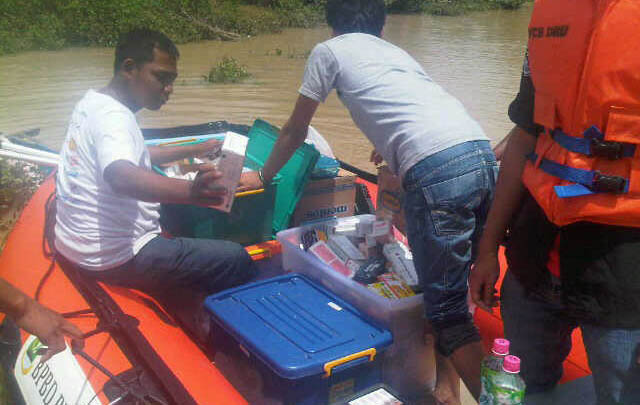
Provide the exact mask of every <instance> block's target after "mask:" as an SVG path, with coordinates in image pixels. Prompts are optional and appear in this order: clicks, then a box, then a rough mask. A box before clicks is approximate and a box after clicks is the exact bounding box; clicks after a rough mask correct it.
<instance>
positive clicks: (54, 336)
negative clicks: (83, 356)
mask: <svg viewBox="0 0 640 405" xmlns="http://www.w3.org/2000/svg"><path fill="white" fill-rule="evenodd" d="M15 322H16V324H17V325H18V326H19V327H20V328H22V329H24V330H25V331H27V332H29V333H31V334H32V335H36V336H37V337H38V338H39V339H40V341H41V342H42V343H43V344H44V345H46V346H48V348H47V351H46V353H45V355H44V356H43V357H42V362H45V361H47V360H49V359H50V358H51V357H52V356H53V355H54V354H56V353H59V352H61V351H63V350H64V349H65V348H66V345H65V342H64V337H65V336H68V337H71V338H73V339H82V331H81V330H80V329H78V327H77V326H75V325H74V324H72V323H71V322H69V321H67V320H66V319H64V318H63V317H62V315H60V314H59V313H57V312H54V311H52V310H50V309H49V308H46V307H44V306H42V305H40V304H39V303H38V302H36V301H34V300H32V299H29V300H28V301H27V302H26V308H25V310H24V313H23V314H22V315H21V316H20V317H18V318H17V319H15Z"/></svg>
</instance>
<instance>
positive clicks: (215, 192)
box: [190, 165, 228, 206]
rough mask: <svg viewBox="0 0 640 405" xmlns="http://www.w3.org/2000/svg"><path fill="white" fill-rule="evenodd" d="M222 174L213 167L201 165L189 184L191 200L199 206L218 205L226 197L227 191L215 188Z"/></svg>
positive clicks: (219, 187)
mask: <svg viewBox="0 0 640 405" xmlns="http://www.w3.org/2000/svg"><path fill="white" fill-rule="evenodd" d="M220 177H222V173H221V172H220V171H218V170H217V169H216V168H215V166H213V165H202V166H200V170H199V171H198V174H197V175H196V178H195V179H194V180H193V182H192V184H191V192H190V194H191V200H192V201H193V202H194V203H196V204H199V205H204V206H207V205H219V204H222V201H223V198H224V196H225V195H227V192H228V191H227V189H226V188H224V187H222V186H216V182H215V181H216V180H217V179H219V178H220Z"/></svg>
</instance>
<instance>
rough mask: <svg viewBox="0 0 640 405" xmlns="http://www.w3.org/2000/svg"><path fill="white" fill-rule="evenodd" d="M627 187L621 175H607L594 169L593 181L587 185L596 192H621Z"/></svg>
mask: <svg viewBox="0 0 640 405" xmlns="http://www.w3.org/2000/svg"><path fill="white" fill-rule="evenodd" d="M626 187H627V181H626V179H624V178H623V177H619V176H607V175H605V174H602V173H600V172H599V171H595V172H594V173H593V183H591V187H589V188H590V189H591V190H592V191H594V192H596V193H615V194H622V193H624V192H625V190H626Z"/></svg>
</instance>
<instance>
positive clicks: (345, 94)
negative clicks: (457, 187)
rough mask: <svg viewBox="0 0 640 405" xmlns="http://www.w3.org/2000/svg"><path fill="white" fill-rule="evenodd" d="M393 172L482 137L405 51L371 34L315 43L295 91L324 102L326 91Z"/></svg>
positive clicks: (459, 106) (459, 107) (453, 100)
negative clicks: (351, 119)
mask: <svg viewBox="0 0 640 405" xmlns="http://www.w3.org/2000/svg"><path fill="white" fill-rule="evenodd" d="M334 88H335V89H336V91H337V93H338V97H339V98H340V99H341V100H342V102H343V103H344V105H345V106H346V107H347V109H349V112H350V113H351V117H352V118H353V121H354V122H355V123H356V125H357V126H358V127H359V128H360V130H361V131H362V132H363V133H364V134H365V135H366V136H367V138H369V140H370V141H371V142H372V143H373V145H374V146H375V148H376V150H377V151H378V153H380V154H381V155H382V157H383V158H384V160H385V161H386V162H387V163H388V164H389V166H390V168H391V169H392V170H393V171H394V172H395V173H396V174H400V175H401V176H404V174H405V173H406V172H407V170H408V169H410V168H411V167H412V166H413V165H414V164H416V163H418V162H419V161H420V160H422V159H423V158H425V157H427V156H429V155H432V154H434V153H436V152H440V151H442V150H444V149H447V148H449V147H451V146H455V145H458V144H460V143H463V142H467V141H474V140H488V138H487V136H486V135H485V134H484V132H483V131H482V128H481V127H480V125H479V124H478V123H477V122H476V121H475V120H474V119H473V118H471V117H470V116H469V114H468V113H467V112H466V110H465V108H464V106H463V105H462V103H460V102H459V101H458V100H457V99H456V98H455V97H453V96H451V95H450V94H449V93H447V92H446V91H445V90H444V89H443V88H442V87H440V86H439V85H438V84H436V83H434V82H433V81H432V80H431V78H430V77H429V76H428V75H427V74H426V73H425V72H424V70H423V69H422V67H421V66H420V65H419V64H418V62H416V61H415V60H414V59H413V58H412V57H411V56H410V55H409V54H408V53H406V52H405V51H403V50H402V49H400V48H398V47H397V46H395V45H393V44H390V43H389V42H386V41H384V40H382V39H380V38H378V37H376V36H373V35H368V34H345V35H340V36H338V37H335V38H332V39H330V40H328V41H325V42H323V43H320V44H318V45H317V46H316V47H315V48H314V49H313V51H312V52H311V55H310V56H309V60H308V62H307V67H306V69H305V73H304V78H303V81H302V86H301V87H300V90H299V92H300V94H302V95H303V96H306V97H309V98H311V99H313V100H315V101H318V102H324V100H325V99H326V98H327V96H328V95H329V93H330V92H331V90H332V89H334Z"/></svg>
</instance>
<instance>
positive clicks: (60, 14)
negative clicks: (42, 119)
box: [0, 0, 527, 55]
mask: <svg viewBox="0 0 640 405" xmlns="http://www.w3.org/2000/svg"><path fill="white" fill-rule="evenodd" d="M525 1H527V0H385V2H386V3H387V5H388V7H389V9H390V11H391V12H428V13H432V14H440V15H456V14H461V13H464V12H467V11H474V10H486V9H491V8H517V7H520V6H521V5H522V4H523V3H524V2H525ZM325 2H326V0H108V1H107V0H98V1H95V0H1V1H0V55H2V54H9V53H15V52H20V51H27V50H37V49H60V48H63V47H68V46H92V45H97V46H113V45H115V43H116V41H117V39H118V36H119V34H120V33H121V32H124V31H127V30H129V29H131V28H134V27H141V26H145V27H150V28H154V29H158V30H161V31H163V32H165V33H166V34H167V35H169V37H171V38H172V39H174V40H175V41H176V42H178V43H184V42H190V41H199V40H207V39H222V40H235V39H240V38H242V37H245V36H247V35H258V34H260V33H267V32H277V31H279V30H282V29H283V28H287V27H311V26H314V25H316V24H318V23H322V22H323V21H324V4H325Z"/></svg>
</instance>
